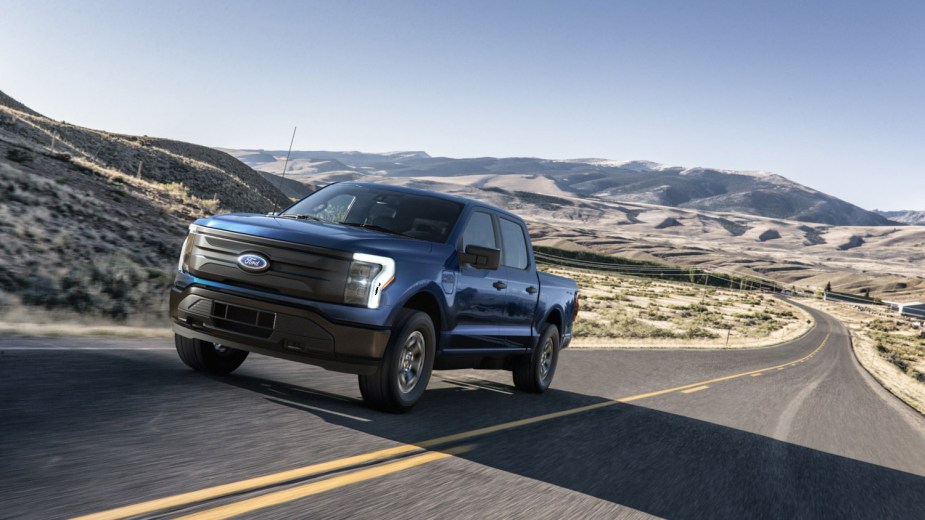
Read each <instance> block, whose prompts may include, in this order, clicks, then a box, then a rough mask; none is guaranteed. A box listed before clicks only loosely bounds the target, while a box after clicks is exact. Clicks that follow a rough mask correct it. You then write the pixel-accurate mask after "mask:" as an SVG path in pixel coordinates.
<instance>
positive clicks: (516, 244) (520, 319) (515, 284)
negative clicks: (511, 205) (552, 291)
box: [498, 215, 540, 348]
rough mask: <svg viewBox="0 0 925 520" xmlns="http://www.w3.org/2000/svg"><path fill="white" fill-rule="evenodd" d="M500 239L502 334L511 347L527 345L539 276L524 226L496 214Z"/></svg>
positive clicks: (529, 338)
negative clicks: (504, 284) (502, 283)
mask: <svg viewBox="0 0 925 520" xmlns="http://www.w3.org/2000/svg"><path fill="white" fill-rule="evenodd" d="M498 230H499V234H500V238H501V268H500V269H499V271H500V273H499V274H500V275H501V277H502V278H503V279H504V280H505V282H506V284H507V289H506V294H505V296H504V298H505V305H504V315H503V317H502V320H501V322H500V323H499V325H500V327H501V331H500V332H501V336H502V338H504V340H505V342H506V343H508V344H512V346H522V347H525V348H526V347H529V346H530V343H531V340H532V339H533V321H534V318H535V313H536V305H537V302H538V301H539V296H540V290H539V289H540V284H539V277H538V276H537V273H536V269H535V268H534V266H533V265H532V264H531V262H530V254H529V252H528V251H527V247H528V246H527V244H528V243H529V242H528V239H527V235H526V229H524V227H523V225H521V223H520V222H517V221H516V220H512V219H509V218H506V217H504V216H503V215H500V216H498Z"/></svg>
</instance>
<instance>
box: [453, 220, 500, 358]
mask: <svg viewBox="0 0 925 520" xmlns="http://www.w3.org/2000/svg"><path fill="white" fill-rule="evenodd" d="M469 245H476V246H482V247H490V248H493V249H498V248H499V247H498V245H499V244H498V240H497V236H496V233H495V225H494V219H493V217H492V215H491V213H489V212H487V211H484V210H478V209H477V210H475V211H473V212H472V213H471V214H470V215H469V220H468V222H467V223H466V227H465V228H464V230H463V234H462V238H461V239H460V241H459V244H458V249H459V251H465V250H466V246H469ZM503 285H504V283H503V280H502V279H501V277H500V276H499V273H498V270H495V269H475V268H473V267H472V266H470V265H469V264H461V265H460V266H459V276H458V278H457V281H456V298H455V302H454V308H455V311H456V312H455V315H456V324H455V326H454V327H453V328H452V329H451V331H450V344H449V347H450V348H491V347H498V346H501V343H502V342H501V341H500V339H499V337H498V334H499V328H498V323H499V321H500V320H501V317H502V316H503V315H504V304H505V300H504V287H503Z"/></svg>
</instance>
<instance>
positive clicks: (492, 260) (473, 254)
mask: <svg viewBox="0 0 925 520" xmlns="http://www.w3.org/2000/svg"><path fill="white" fill-rule="evenodd" d="M459 263H461V264H469V265H471V266H472V267H473V268H475V269H497V268H498V266H500V265H501V250H500V249H492V248H490V247H482V246H466V252H465V253H460V254H459Z"/></svg>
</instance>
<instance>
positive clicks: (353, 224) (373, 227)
mask: <svg viewBox="0 0 925 520" xmlns="http://www.w3.org/2000/svg"><path fill="white" fill-rule="evenodd" d="M340 224H342V225H344V226H351V227H359V228H363V229H371V230H373V231H381V232H383V233H388V234H390V235H396V236H400V237H405V238H411V237H409V236H408V235H404V234H402V233H399V232H398V231H393V230H391V229H389V228H385V227H382V226H377V225H375V224H362V223H360V222H340Z"/></svg>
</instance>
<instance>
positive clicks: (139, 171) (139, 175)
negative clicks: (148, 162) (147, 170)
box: [135, 161, 145, 179]
mask: <svg viewBox="0 0 925 520" xmlns="http://www.w3.org/2000/svg"><path fill="white" fill-rule="evenodd" d="M144 163H145V162H144V161H138V171H137V172H136V173H135V177H138V178H139V179H140V178H141V165H143V164H144Z"/></svg>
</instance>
